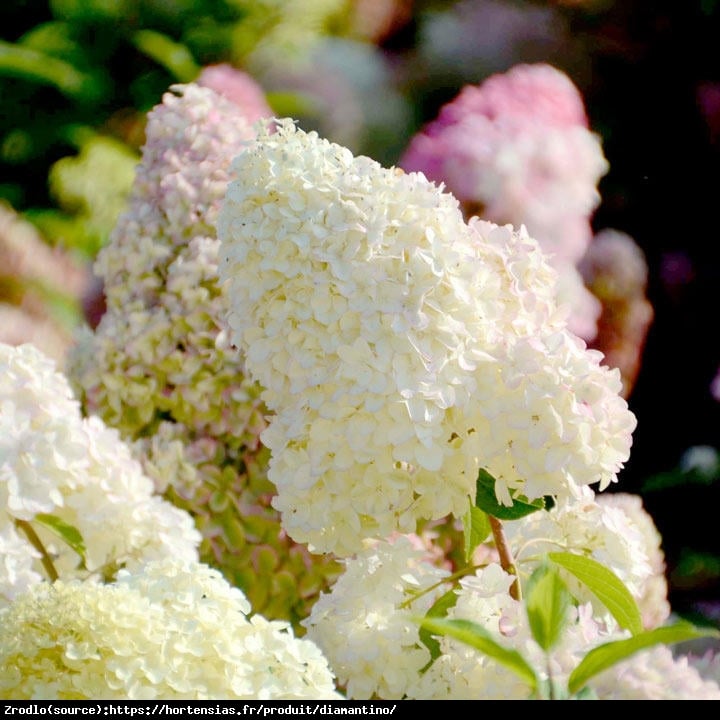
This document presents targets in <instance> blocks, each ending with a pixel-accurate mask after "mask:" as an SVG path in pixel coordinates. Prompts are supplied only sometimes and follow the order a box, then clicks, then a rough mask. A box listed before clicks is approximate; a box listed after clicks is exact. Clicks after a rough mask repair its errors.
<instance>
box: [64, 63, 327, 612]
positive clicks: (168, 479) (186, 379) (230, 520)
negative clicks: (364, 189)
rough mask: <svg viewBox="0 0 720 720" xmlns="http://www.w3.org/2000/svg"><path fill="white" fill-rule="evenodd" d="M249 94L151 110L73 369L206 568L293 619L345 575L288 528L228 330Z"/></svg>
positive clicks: (194, 97)
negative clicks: (187, 532) (229, 220)
mask: <svg viewBox="0 0 720 720" xmlns="http://www.w3.org/2000/svg"><path fill="white" fill-rule="evenodd" d="M219 72H220V70H215V71H214V72H213V73H212V74H210V75H209V78H208V76H205V80H208V82H210V84H213V83H216V82H219V79H218V76H217V75H218V73H219ZM222 72H223V74H224V75H227V73H228V72H229V70H227V69H224V70H222ZM232 77H235V76H234V75H233V76H232ZM226 79H227V78H226ZM237 79H238V78H237V77H235V80H237ZM242 84H243V87H244V88H245V90H246V92H247V95H248V97H249V101H248V103H245V104H239V101H240V98H238V97H237V96H235V97H234V100H235V101H231V100H229V99H227V98H225V97H223V96H221V95H220V94H218V93H216V92H215V91H214V90H212V89H211V88H210V87H201V86H199V85H196V84H189V85H185V86H178V87H175V88H173V89H172V92H168V93H166V94H165V96H164V97H163V101H162V103H161V104H160V105H158V106H156V107H155V108H154V109H153V110H152V111H151V112H150V113H149V115H148V123H147V129H146V137H147V140H146V143H145V146H144V147H143V151H142V161H141V163H140V165H139V167H138V170H137V175H136V179H135V184H134V186H133V190H132V193H131V198H130V205H129V208H128V211H127V212H126V213H125V214H124V215H123V216H122V217H121V218H120V220H119V222H118V224H117V226H116V228H115V230H114V232H113V234H112V236H111V238H110V241H109V243H108V244H107V245H106V246H105V247H104V248H103V249H102V251H101V252H100V255H99V257H98V261H97V263H96V266H95V270H96V272H97V273H98V275H99V277H100V278H101V279H102V281H103V284H104V288H105V294H106V296H107V309H106V311H105V313H104V315H103V316H102V319H101V320H100V323H99V324H98V326H97V328H96V329H95V330H94V331H91V330H90V329H89V328H83V329H81V330H80V331H79V332H78V334H77V342H76V345H75V347H74V348H73V351H72V353H71V356H70V358H69V361H68V365H69V368H70V369H69V373H70V377H71V379H72V381H73V383H74V385H75V387H76V389H77V393H78V397H80V398H81V399H82V403H83V410H84V411H85V412H86V413H87V414H96V415H98V416H100V417H102V418H103V420H104V421H105V422H107V423H108V424H109V425H112V426H113V427H116V428H118V429H119V430H120V432H121V433H122V435H123V437H125V438H126V439H127V440H128V441H134V443H133V447H134V450H135V451H136V455H137V456H138V457H139V459H140V461H141V462H142V465H143V468H144V470H145V472H146V473H147V474H148V475H149V476H150V477H151V478H152V479H153V480H154V482H155V483H156V486H157V488H158V490H159V491H161V492H163V493H164V494H165V496H166V497H167V498H168V499H171V500H172V501H173V502H174V503H175V504H177V505H178V506H180V507H182V508H184V509H186V510H187V511H189V512H191V514H192V515H193V516H194V517H195V519H196V523H197V525H198V527H199V528H200V529H201V531H202V534H203V542H202V545H201V557H202V559H203V560H204V561H206V562H209V563H210V564H212V565H214V566H217V567H220V568H221V569H222V570H223V572H224V573H225V574H226V576H227V577H228V578H229V579H231V580H232V581H233V582H235V583H237V584H239V585H240V586H241V587H243V588H244V589H245V590H246V592H247V594H248V596H249V597H250V599H251V600H252V602H253V606H254V609H255V610H256V611H258V612H260V611H262V612H264V613H265V614H266V615H269V616H274V617H282V618H284V619H293V620H296V619H297V618H298V617H299V616H301V615H303V614H304V612H305V606H306V603H309V602H310V601H311V600H312V598H313V597H315V596H316V595H317V593H318V592H319V591H320V589H322V588H324V587H326V586H327V582H328V581H327V578H326V576H331V575H332V573H334V572H336V571H337V567H336V564H335V563H334V561H333V560H332V559H330V558H316V559H315V560H314V561H311V560H310V557H309V553H308V552H307V551H306V549H305V548H300V547H298V546H297V544H296V543H294V542H293V541H291V540H290V539H289V538H288V537H287V535H286V534H285V533H283V532H282V529H281V528H280V524H279V516H278V512H277V510H274V509H273V508H271V507H270V497H271V495H272V493H273V488H272V486H271V485H270V483H269V482H268V481H267V478H266V474H265V470H266V459H265V454H266V453H265V448H263V446H262V445H261V443H260V440H259V436H260V433H261V431H262V430H263V429H264V428H265V426H266V421H265V413H266V409H265V407H264V405H263V403H262V402H261V399H260V389H259V387H258V386H257V385H256V384H255V383H254V382H253V381H252V380H251V379H250V378H248V377H247V374H246V372H245V368H244V363H243V359H242V358H241V357H239V356H238V354H237V353H236V352H235V351H234V349H233V348H231V346H230V342H229V339H228V337H227V333H226V332H225V331H224V329H223V325H224V316H225V313H226V312H227V309H228V306H229V301H228V297H227V293H226V292H225V291H224V289H223V288H222V287H220V285H219V283H218V279H217V270H218V249H219V244H220V243H219V240H218V239H217V237H216V231H215V223H216V218H217V213H218V209H219V205H220V202H221V200H222V198H223V197H224V194H225V191H226V188H227V183H228V182H229V180H230V162H231V160H232V158H233V157H234V156H235V155H236V154H238V153H241V152H242V150H243V148H244V144H245V142H246V141H247V140H249V139H250V138H251V137H253V136H254V131H253V129H252V127H251V121H252V120H255V119H256V117H257V116H258V113H261V112H262V111H263V108H262V107H261V103H260V97H261V91H260V88H259V87H254V88H253V87H252V80H251V79H250V78H249V77H248V76H242ZM265 107H266V106H265Z"/></svg>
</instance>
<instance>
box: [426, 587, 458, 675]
mask: <svg viewBox="0 0 720 720" xmlns="http://www.w3.org/2000/svg"><path fill="white" fill-rule="evenodd" d="M457 599H458V596H457V593H456V592H455V591H454V590H448V591H447V592H446V593H445V594H444V595H441V596H440V597H439V598H438V599H437V600H436V601H435V602H434V603H433V605H432V607H431V608H430V609H429V610H428V611H427V612H426V613H425V617H426V618H443V617H445V616H446V615H447V613H448V610H449V609H450V608H451V607H454V606H455V603H457ZM420 641H421V642H422V644H423V645H425V647H426V648H427V649H428V650H429V651H430V658H431V660H430V663H432V661H433V660H435V659H436V658H438V657H439V656H440V643H439V642H438V641H437V640H436V639H435V638H434V637H433V636H432V633H431V632H430V631H429V630H427V629H426V628H424V627H421V628H420Z"/></svg>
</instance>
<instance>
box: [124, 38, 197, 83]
mask: <svg viewBox="0 0 720 720" xmlns="http://www.w3.org/2000/svg"><path fill="white" fill-rule="evenodd" d="M133 44H134V45H135V47H136V48H137V49H138V50H140V52H142V53H144V54H145V55H147V56H148V57H150V58H152V59H153V60H155V62H157V63H159V64H160V65H162V66H163V67H164V68H165V69H166V70H167V71H168V72H169V73H170V74H172V75H173V76H174V77H175V78H176V79H177V80H178V81H179V82H181V83H187V82H192V81H193V80H195V78H196V77H197V76H198V75H199V74H200V67H199V66H198V64H197V63H196V62H195V59H194V58H193V56H192V54H191V53H190V50H188V48H187V47H185V45H182V44H181V43H177V42H175V41H174V40H171V39H170V38H169V37H167V36H166V35H163V34H162V33H159V32H156V31H155V30H138V31H137V32H136V33H135V34H134V35H133Z"/></svg>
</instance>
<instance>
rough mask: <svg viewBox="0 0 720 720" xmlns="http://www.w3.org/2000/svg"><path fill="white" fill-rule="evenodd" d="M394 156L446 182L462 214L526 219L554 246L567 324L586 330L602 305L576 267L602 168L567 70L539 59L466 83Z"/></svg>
mask: <svg viewBox="0 0 720 720" xmlns="http://www.w3.org/2000/svg"><path fill="white" fill-rule="evenodd" d="M399 165H400V166H401V167H402V168H404V169H405V170H408V171H421V172H423V173H424V174H425V175H426V176H427V177H428V178H429V179H430V180H434V181H436V182H443V183H444V184H445V185H446V186H447V188H448V190H449V191H450V192H452V193H453V194H454V195H455V196H456V197H457V198H458V199H459V200H460V202H461V203H462V205H463V208H464V211H465V213H466V216H467V215H470V214H478V215H480V216H481V217H483V218H485V219H487V220H491V221H492V222H496V223H511V224H512V225H514V226H515V227H520V225H525V226H526V227H527V229H528V232H529V233H530V235H532V237H534V238H535V239H536V240H537V241H538V242H539V243H540V246H541V247H542V248H543V250H544V251H545V252H547V253H549V255H550V256H551V262H552V263H553V264H554V265H555V267H556V269H557V270H558V272H559V275H560V278H561V280H562V284H561V287H560V291H561V294H562V297H563V300H564V301H566V302H568V303H569V306H570V307H572V308H573V311H572V315H571V327H572V329H573V330H574V332H576V333H578V334H579V335H581V336H582V337H583V338H585V339H591V338H592V337H593V336H594V334H595V332H596V328H595V322H596V321H597V317H598V315H599V313H600V306H599V304H598V302H597V301H596V300H595V299H594V298H593V296H592V294H591V293H589V292H588V291H587V289H586V288H585V287H584V286H583V284H582V279H581V278H580V277H579V275H578V273H577V269H576V268H575V265H576V263H577V262H578V261H579V260H580V259H581V258H582V256H583V254H584V253H585V251H586V249H587V248H588V245H589V244H590V242H591V240H592V228H591V223H590V220H591V216H592V213H593V212H594V210H595V208H596V207H597V205H598V204H599V202H600V195H599V192H598V189H597V185H598V182H599V180H600V178H601V177H602V176H603V175H604V174H605V173H606V172H607V169H608V163H607V161H606V159H605V157H604V155H603V152H602V148H601V145H600V141H599V138H598V137H597V136H596V135H594V134H593V133H592V132H591V131H590V130H589V128H588V119H587V116H586V114H585V108H584V104H583V99H582V97H581V95H580V93H579V91H578V89H577V88H576V87H575V85H574V84H573V82H572V81H571V80H570V78H569V77H568V76H567V75H565V73H563V72H561V71H560V70H558V69H556V68H554V67H552V66H551V65H547V64H544V63H537V64H523V65H516V66H514V67H513V68H511V69H510V70H509V71H508V72H506V73H500V74H496V75H492V76H491V77H489V78H487V79H486V80H485V81H484V82H483V83H481V84H480V85H467V86H465V87H464V88H463V89H462V90H461V92H460V93H459V95H458V96H457V97H456V98H454V99H453V100H452V101H451V102H449V103H448V104H447V105H445V106H444V107H442V108H441V110H440V113H439V115H438V117H437V118H436V119H435V120H433V121H432V122H430V123H429V124H428V125H427V126H426V127H425V128H423V129H422V130H421V132H419V133H417V134H416V135H415V136H414V137H413V138H412V139H411V141H410V144H409V146H408V148H407V149H406V151H405V153H404V154H403V157H402V158H401V159H400V162H399Z"/></svg>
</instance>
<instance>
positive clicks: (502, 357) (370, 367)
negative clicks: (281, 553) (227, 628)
mask: <svg viewBox="0 0 720 720" xmlns="http://www.w3.org/2000/svg"><path fill="white" fill-rule="evenodd" d="M234 169H235V174H236V179H235V180H234V181H233V182H232V183H231V184H230V185H229V187H228V192H227V197H226V200H225V203H224V205H223V207H222V210H221V212H220V215H219V219H218V234H219V237H220V239H221V243H222V246H221V250H220V256H221V265H220V267H219V271H220V276H221V279H222V280H223V281H224V283H225V285H224V286H225V287H226V289H227V292H228V296H229V298H230V305H229V311H228V316H227V322H228V324H229V326H230V332H231V340H232V341H233V342H234V343H235V344H236V345H237V347H238V348H239V352H241V353H242V354H243V356H244V357H245V364H246V367H247V371H248V373H249V374H250V376H251V377H252V378H253V379H255V380H256V381H257V382H258V383H259V385H260V386H261V387H262V388H263V395H262V397H263V399H264V401H265V403H266V405H267V406H268V408H269V409H270V410H271V411H272V412H273V413H274V415H273V416H272V418H271V421H270V425H269V427H268V429H267V430H266V431H264V433H263V435H262V439H263V442H264V443H265V445H266V446H267V447H268V448H269V449H270V451H271V460H270V468H269V475H268V476H269V478H270V480H271V481H272V482H273V483H274V484H275V486H276V487H277V491H278V494H277V496H276V498H275V499H274V500H273V504H274V506H275V507H276V508H277V509H278V510H280V512H281V513H282V522H283V526H284V528H285V529H286V530H287V532H288V533H289V534H290V536H291V537H293V538H294V539H295V540H297V541H298V542H303V543H308V544H309V546H310V548H311V550H312V551H313V552H333V553H336V554H338V555H340V556H347V555H351V554H352V553H354V552H356V551H358V550H359V549H360V548H361V546H362V540H363V538H384V537H387V536H389V535H390V534H391V533H393V532H395V531H398V532H401V533H411V532H415V531H416V528H417V523H418V521H419V520H422V519H428V520H433V519H438V518H442V517H445V516H446V515H448V514H453V515H455V516H457V517H461V516H462V514H463V513H464V512H465V511H466V508H467V503H468V498H469V497H471V496H472V495H473V493H474V487H475V479H476V477H477V473H478V470H479V468H481V467H484V468H485V469H486V470H487V471H488V472H490V473H491V474H492V475H493V476H494V477H495V478H496V480H497V482H496V494H497V496H498V498H499V499H500V500H501V501H502V502H504V503H505V504H510V503H511V492H512V491H517V492H519V493H520V494H525V495H527V496H528V497H530V498H537V497H541V496H543V495H547V494H549V495H554V496H555V495H557V496H566V495H573V494H575V493H576V492H577V488H578V487H580V486H583V485H590V484H594V483H598V484H599V486H600V489H604V488H605V487H607V485H609V484H610V483H611V482H614V481H615V480H616V474H617V472H618V471H619V470H620V469H621V467H622V465H623V463H624V462H625V460H626V459H627V457H628V455H629V449H630V444H631V438H632V431H633V430H634V428H635V417H634V416H633V415H632V413H631V412H630V411H629V410H628V407H627V403H626V402H625V400H624V399H622V398H621V397H620V395H619V390H620V387H621V385H620V378H619V373H618V371H617V370H609V369H608V368H607V367H604V366H602V365H601V360H602V356H601V354H600V353H598V352H593V351H589V350H588V349H587V348H586V346H585V344H584V343H583V342H582V341H581V340H580V339H579V338H577V337H576V336H575V335H574V334H572V333H571V332H570V331H569V330H568V329H567V327H566V324H565V321H564V319H563V314H562V312H561V311H560V310H559V308H558V307H557V303H556V297H555V279H556V273H555V272H554V270H553V269H552V268H551V267H550V266H549V265H548V263H547V261H546V259H545V256H544V255H543V253H542V252H541V250H540V248H539V246H538V244H537V243H536V242H535V241H534V240H533V239H532V238H531V237H529V236H528V234H527V233H526V232H525V231H524V230H522V229H521V230H519V231H514V230H513V229H512V228H511V227H510V226H504V227H500V226H497V225H494V224H492V223H489V222H486V221H482V220H479V219H477V218H473V219H471V221H470V222H469V223H466V222H465V220H464V219H463V216H462V213H461V211H460V208H459V205H458V201H457V200H456V198H454V197H453V196H452V195H451V194H449V193H446V192H443V191H442V190H441V189H440V188H439V187H437V186H436V185H435V184H433V183H431V182H429V181H428V180H427V179H426V178H425V177H424V176H423V175H421V174H419V173H407V174H406V173H404V172H402V171H401V170H398V169H394V168H391V169H385V168H383V167H381V166H380V165H379V164H378V163H377V162H375V161H373V160H371V159H370V158H367V157H362V156H361V157H353V155H352V153H351V152H350V151H349V150H347V149H346V148H343V147H341V146H338V145H335V144H333V143H330V142H328V141H327V140H323V139H321V138H319V137H318V136H317V134H316V133H313V132H311V133H306V132H303V131H302V130H299V129H298V128H296V127H295V125H294V123H292V122H291V121H289V120H280V121H274V122H269V123H266V124H265V126H264V127H261V128H260V130H259V135H258V137H257V140H256V141H255V142H254V143H251V144H250V145H249V146H248V148H247V149H246V150H245V151H244V152H243V153H242V154H240V155H239V156H238V157H237V158H236V160H235V163H234Z"/></svg>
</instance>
